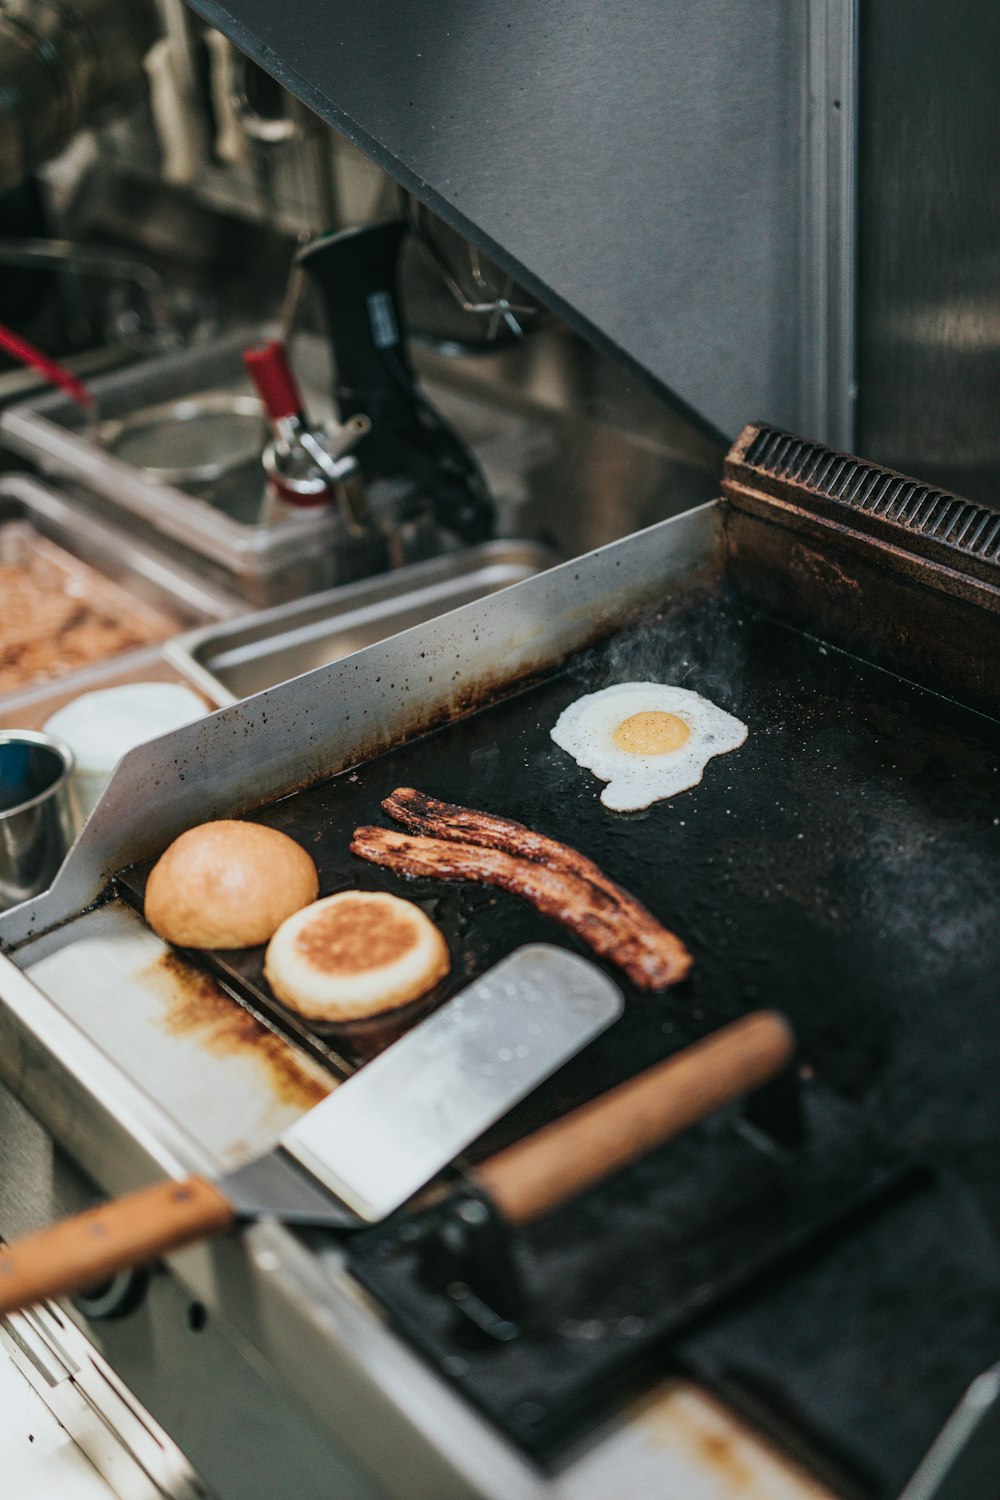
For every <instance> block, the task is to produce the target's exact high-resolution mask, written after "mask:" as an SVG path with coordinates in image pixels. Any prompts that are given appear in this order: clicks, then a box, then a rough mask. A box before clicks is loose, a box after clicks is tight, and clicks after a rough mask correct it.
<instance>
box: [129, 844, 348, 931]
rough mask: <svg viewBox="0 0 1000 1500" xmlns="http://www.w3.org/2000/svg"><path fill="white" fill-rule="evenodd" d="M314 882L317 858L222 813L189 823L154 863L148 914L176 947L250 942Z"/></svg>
mask: <svg viewBox="0 0 1000 1500" xmlns="http://www.w3.org/2000/svg"><path fill="white" fill-rule="evenodd" d="M318 889H319V880H318V878H317V875H316V866H315V865H314V864H313V862H312V860H311V859H310V858H309V856H308V854H307V853H306V852H305V850H304V849H302V848H300V846H299V845H298V844H297V843H296V842H295V840H294V839H290V838H289V837H288V836H287V834H284V833H279V832H278V831H277V829H274V828H265V827H264V826H263V824H261V823H243V822H239V821H237V820H235V819H221V820H219V821H218V822H215V823H202V824H200V825H199V826H198V827H197V828H189V829H188V831H187V832H186V833H182V834H181V835H180V837H179V838H177V839H175V840H174V842H173V843H172V844H171V845H170V847H169V848H168V849H167V850H166V851H165V853H164V854H163V855H162V856H161V858H160V859H159V860H158V861H157V863H156V864H155V865H154V866H153V869H152V871H151V873H150V876H149V880H148V882H147V884H146V901H145V912H146V921H147V922H148V923H149V925H150V927H152V929H153V931H154V932H155V933H157V934H158V935H159V936H160V937H162V938H165V939H166V940H167V942H170V943H176V944H177V945H178V946H179V947H182V948H249V947H252V946H254V945H255V944H257V943H266V942H267V940H268V938H269V937H270V936H271V935H272V933H273V932H274V931H275V929H276V928H277V927H278V926H280V924H281V923H282V922H283V921H284V920H285V918H286V917H288V916H291V914H292V912H295V911H298V910H299V908H300V907H302V906H306V905H308V904H309V902H310V901H314V900H315V898H316V893H317V891H318Z"/></svg>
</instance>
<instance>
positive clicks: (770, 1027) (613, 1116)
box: [475, 1011, 795, 1225]
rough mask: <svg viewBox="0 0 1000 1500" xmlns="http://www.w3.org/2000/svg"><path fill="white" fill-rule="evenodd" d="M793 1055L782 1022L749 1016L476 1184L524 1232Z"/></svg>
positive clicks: (506, 1159)
mask: <svg viewBox="0 0 1000 1500" xmlns="http://www.w3.org/2000/svg"><path fill="white" fill-rule="evenodd" d="M794 1050H795V1039H794V1037H793V1035H792V1032H791V1028H790V1027H789V1026H788V1023H787V1022H786V1021H784V1020H783V1019H782V1018H781V1016H779V1015H776V1014H775V1013H774V1012H773V1011H756V1012H754V1014H753V1015H750V1016H745V1017H744V1018H743V1019H742V1020H740V1021H734V1022H732V1024H731V1025H729V1026H723V1027H722V1028H721V1029H720V1030H719V1031H716V1032H713V1034H712V1035H711V1036H709V1037H706V1038H705V1039H704V1040H703V1041H700V1042H695V1044H694V1045H693V1046H691V1047H686V1048H685V1049H684V1051H683V1052H678V1053H676V1054H675V1055H674V1056H673V1057H669V1058H667V1060H666V1061H665V1062H661V1063H657V1064H656V1066H655V1067H652V1068H648V1069H647V1070H646V1072H645V1073H640V1074H638V1076H637V1077H635V1078H630V1079H629V1080H628V1082H627V1083H623V1084H621V1085H620V1086H619V1087H618V1088H615V1089H611V1090H609V1092H608V1093H606V1094H602V1095H601V1096H600V1097H599V1098H597V1099H594V1100H592V1101H591V1103H589V1104H584V1105H582V1106H581V1108H579V1109H576V1110H574V1111H573V1112H572V1114H569V1115H565V1116H564V1117H563V1118H562V1119H561V1120H556V1121H555V1122H554V1123H553V1124H551V1125H547V1126H545V1127H544V1128H543V1129H542V1130H539V1131H537V1132H536V1133H535V1134H534V1135H532V1136H528V1137H527V1138H526V1139H525V1140H523V1141H518V1142H516V1143H515V1144H514V1145H513V1146H508V1147H507V1149H506V1150H505V1151H501V1152H499V1153H498V1154H497V1155H496V1156H493V1157H490V1159H489V1160H488V1161H485V1162H482V1163H481V1164H480V1165H479V1166H478V1167H477V1168H476V1171H475V1176H476V1180H477V1181H478V1182H479V1184H480V1185H481V1186H482V1187H484V1188H485V1189H486V1191H487V1193H488V1194H489V1196H490V1198H491V1199H492V1201H493V1203H494V1205H495V1207H496V1208H497V1210H498V1212H499V1213H500V1214H501V1216H502V1217H503V1218H504V1219H505V1220H506V1221H507V1222H508V1223H509V1224H515V1225H516V1224H530V1223H532V1222H533V1221H534V1220H535V1219H540V1218H542V1217H543V1216H544V1215H545V1214H547V1213H549V1212H550V1211H551V1210H552V1209H554V1208H558V1207H559V1205H560V1204H561V1203H568V1202H569V1200H570V1199H571V1198H575V1197H576V1196H577V1195H578V1194H579V1193H582V1192H585V1191H586V1190H587V1188H591V1187H595V1186H596V1185H597V1183H599V1182H603V1180H604V1179H605V1178H606V1177H610V1176H611V1175H612V1174H613V1173H615V1172H620V1171H621V1170H622V1168H623V1167H626V1166H628V1165H629V1163H630V1162H633V1161H638V1160H639V1158H640V1157H642V1156H645V1155H646V1153H647V1152H648V1151H652V1150H653V1148H654V1147H656V1146H662V1145H664V1144H665V1143H666V1142H667V1141H670V1140H673V1139H674V1137H675V1136H678V1135H680V1134H681V1133H682V1132H683V1131H685V1130H687V1129H689V1128H690V1127H691V1126H692V1125H696V1124H697V1123H698V1121H699V1120H703V1119H705V1118H706V1117H707V1116H708V1115H710V1114H712V1113H713V1111H715V1110H717V1109H720V1108H721V1107H722V1106H723V1105H724V1104H728V1103H730V1102H731V1101H732V1100H734V1099H738V1098H740V1096H741V1095H743V1094H748V1093H750V1092H751V1091H752V1090H753V1089H756V1088H760V1087H761V1085H762V1084H765V1083H767V1082H768V1081H769V1080H770V1079H771V1078H773V1077H775V1075H776V1074H778V1073H780V1072H781V1070H782V1069H783V1068H784V1067H786V1066H787V1065H788V1063H789V1061H790V1060H791V1058H792V1055H793V1053H794Z"/></svg>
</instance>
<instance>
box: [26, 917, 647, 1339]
mask: <svg viewBox="0 0 1000 1500" xmlns="http://www.w3.org/2000/svg"><path fill="white" fill-rule="evenodd" d="M621 1010H622V996H621V992H620V990H619V989H618V987H617V986H616V985H615V984H614V983H613V982H612V981H611V980H610V979H609V978H608V977H607V976H606V975H605V974H603V973H602V972H601V970H600V969H597V968H595V966H594V965H593V964H591V963H589V962H587V960H586V959H583V958H578V957H577V956H576V955H574V954H571V953H567V952H565V951H564V950H563V949H561V948H552V947H548V946H547V945H544V944H533V945H530V946H527V947H524V948H520V949H518V951H517V952H516V953H514V954H512V955H511V957H510V958H507V959H504V961H503V962H502V963H499V964H497V965H496V967H495V968H493V969H491V970H490V971H489V973H488V974H485V975H483V977H482V978H481V979H478V980H476V981H475V983H474V984H471V985H470V986H469V987H468V988H467V989H465V990H463V991H462V993H461V994H459V995H456V996H455V997H454V998H453V999H451V1000H449V1001H448V1003H447V1004H446V1005H443V1006H442V1007H441V1008H440V1009H439V1010H437V1011H435V1012H434V1014H433V1015H431V1016H429V1017H428V1018H427V1019H426V1020H425V1021H422V1022H421V1023H420V1024H419V1025H418V1026H415V1027H414V1028H413V1030H412V1031H410V1032H408V1033H407V1034H406V1035H405V1036H404V1037H402V1038H401V1039H400V1040H399V1041H398V1042H395V1043H393V1045H392V1046H391V1047H389V1048H387V1049H386V1051H385V1052H383V1053H382V1054H381V1056H380V1057H378V1058H376V1059H375V1061H374V1062H371V1063H369V1064H368V1066H367V1067H365V1068H363V1069H362V1070H361V1071H360V1072H359V1073H357V1074H356V1075H355V1076H354V1077H353V1078H350V1079H349V1080H348V1081H347V1082H346V1083H344V1084H341V1086H340V1087H339V1088H337V1089H336V1090H335V1091H334V1092H333V1093H332V1094H331V1095H330V1096H329V1098H327V1099H324V1100H323V1102H322V1103H321V1104H318V1105H316V1107H315V1108H314V1109H312V1110H310V1111H309V1113H308V1114H307V1115H305V1116H303V1118H302V1119H301V1120H299V1121H298V1122H297V1123H296V1124H295V1125H293V1126H292V1127H291V1128H290V1129H289V1130H287V1131H286V1132H285V1134H284V1135H283V1136H282V1138H281V1142H280V1144H279V1145H278V1146H277V1147H276V1148H275V1149H274V1150H273V1151H271V1152H269V1153H268V1154H267V1155H266V1156H263V1157H260V1158H259V1159H258V1160H257V1161H254V1162H251V1163H250V1164H249V1165H248V1166H245V1167H241V1168H240V1169H239V1170H238V1171H236V1172H232V1173H230V1174H229V1175H228V1176H226V1177H223V1178H221V1179H220V1180H219V1181H218V1182H211V1181H209V1180H207V1179H206V1178H203V1177H190V1178H188V1179H186V1180H185V1181H183V1182H164V1183H158V1184H157V1185H156V1186H155V1187H150V1188H144V1189H142V1190H140V1191H139V1192H137V1193H131V1194H129V1195H128V1196H127V1197H124V1198H118V1199H115V1200H113V1201H111V1202H109V1203H105V1204H101V1205H100V1206H99V1207H97V1208H94V1209H91V1210H89V1211H88V1212H87V1213H84V1214H81V1215H79V1216H77V1217H75V1218H72V1219H67V1220H64V1221H63V1222H62V1223H60V1224H56V1225H54V1226H52V1227H51V1228H49V1229H43V1230H40V1231H39V1232H38V1233H37V1234H33V1235H30V1236H28V1237H27V1238H25V1239H23V1240H20V1241H18V1242H16V1243H15V1244H12V1245H8V1246H5V1247H4V1248H3V1249H2V1250H0V1313H4V1312H10V1311H12V1310H14V1309H15V1308H19V1307H25V1306H28V1305H29V1304H30V1303H32V1302H38V1301H41V1300H42V1299H43V1298H46V1297H54V1296H62V1295H65V1294H66V1293H69V1292H74V1291H79V1290H80V1289H81V1288H83V1287H87V1286H93V1285H95V1284H97V1283H99V1282H101V1281H103V1280H106V1279H107V1278H108V1277H110V1276H112V1275H114V1274H115V1273H117V1272H118V1271H122V1270H125V1269H126V1268H128V1267H130V1266H134V1265H138V1264H141V1263H142V1262H144V1261H147V1260H151V1259H153V1258H155V1257H156V1256H158V1255H160V1254H163V1253H164V1252H166V1251H168V1250H173V1249H177V1248H178V1247H180V1246H181V1245H185V1244H188V1243H190V1242H191V1241H193V1240H197V1239H201V1238H203V1237H204V1236H207V1235H211V1234H218V1233H221V1232H222V1231H223V1230H225V1229H227V1228H229V1227H230V1226H231V1225H232V1224H234V1223H235V1222H236V1221H237V1220H240V1219H255V1218H261V1217H264V1216H270V1217H274V1218H278V1219H281V1220H284V1221H285V1222H289V1223H298V1224H311V1225H315V1226H318V1227H322V1228H332V1229H358V1228H362V1227H364V1226H365V1225H366V1224H372V1223H375V1222H377V1221H378V1220H380V1219H382V1218H385V1217H386V1216H387V1215H388V1214H390V1213H392V1211H393V1210H394V1209H396V1208H398V1207H399V1206H400V1204H402V1203H405V1202H406V1200H407V1199H408V1198H410V1197H412V1195H413V1194H414V1193H415V1192H417V1191H418V1190H419V1189H420V1188H422V1187H424V1186H425V1184H426V1183H427V1182H429V1181H430V1179H431V1178H432V1177H433V1176H434V1175H435V1174H436V1173H437V1172H439V1171H440V1170H441V1169H442V1167H445V1166H447V1164H448V1163H449V1162H450V1161H452V1160H453V1159H454V1158H455V1157H456V1156H458V1155H460V1154H461V1153H462V1152H463V1151H464V1150H465V1148H466V1147H467V1146H469V1145H470V1144H471V1142H472V1141H474V1140H476V1138H477V1137H478V1136H480V1135H482V1133H483V1131H484V1130H486V1129H488V1127H489V1126H490V1125H492V1124H493V1123H494V1122H495V1121H496V1120H498V1119H500V1117H501V1116H502V1115H504V1114H506V1113H507V1111H508V1110H510V1109H512V1108H513V1106H514V1105H515V1104H516V1103H517V1102H518V1101H519V1100H520V1099H523V1098H524V1097H525V1095H526V1094H528V1093H530V1092H531V1090H532V1089H534V1088H535V1087H537V1085H538V1084H540V1083H541V1082H542V1081H543V1080H544V1079H545V1078H548V1077H549V1075H550V1074H552V1073H554V1072H555V1071H556V1070H557V1069H558V1068H559V1067H561V1066H562V1064H563V1063H564V1062H566V1061H567V1060H568V1059H569V1058H570V1057H572V1056H573V1055H574V1054H575V1053H576V1052H578V1051H579V1050H580V1049H581V1047H583V1046H585V1044H586V1043H587V1042H589V1041H590V1040H591V1039H592V1038H593V1037H595V1036H596V1035H597V1034H598V1033H599V1032H601V1031H603V1030H604V1029H605V1027H607V1026H609V1025H610V1024H611V1022H612V1021H614V1020H615V1019H616V1018H617V1017H618V1016H619V1015H620V1014H621Z"/></svg>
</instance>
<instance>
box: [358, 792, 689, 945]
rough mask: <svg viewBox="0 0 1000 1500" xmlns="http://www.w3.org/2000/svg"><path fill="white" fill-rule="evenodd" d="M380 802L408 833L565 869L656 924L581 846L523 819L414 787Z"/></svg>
mask: <svg viewBox="0 0 1000 1500" xmlns="http://www.w3.org/2000/svg"><path fill="white" fill-rule="evenodd" d="M382 806H383V808H384V809H385V811H386V812H387V813H388V814H389V816H390V817H391V818H395V819H396V822H397V823H402V824H403V825H404V826H405V827H406V828H409V830H410V832H411V833H426V834H429V835H431V837H433V838H439V839H455V840H457V841H458V842H460V843H463V844H480V845H481V846H482V847H483V848H485V849H502V850H503V851H504V853H505V854H513V855H516V857H517V858H518V859H529V860H531V861H532V863H533V864H540V865H544V866H545V867H546V869H548V870H563V871H565V873H566V874H567V875H575V876H576V877H577V878H578V879H580V880H586V881H589V883H590V884H591V885H593V886H596V887H597V889H598V890H599V891H603V892H604V894H605V895H606V896H610V898H611V900H612V901H614V902H616V903H617V904H618V906H619V907H620V909H621V911H622V912H623V913H627V914H628V916H629V917H630V918H631V920H632V921H633V922H635V923H636V924H637V925H639V926H641V927H648V926H650V925H652V926H653V927H658V926H659V923H658V922H657V920H656V918H655V917H654V916H653V914H652V912H649V911H647V910H646V908H645V907H644V906H643V904H642V902H641V901H637V900H636V898H635V897H634V896H633V895H632V894H631V893H630V892H629V891H625V890H622V888H621V886H620V885H615V883H614V881H613V880H609V879H608V877H607V876H606V875H605V873H604V871H603V870H602V869H601V868H600V866H599V865H595V864H594V861H593V860H592V859H588V858H587V856H586V855H585V854H581V853H580V851H579V849H573V848H571V847H570V845H569V844H560V843H559V841H558V840H557V839H550V838H546V836H545V834H544V833H536V832H535V830H534V829H533V828H529V827H528V826H527V825H526V824H525V823H515V822H514V820H513V819H512V818H498V817H496V815H495V814H494V813H486V812H478V811H477V810H476V809H474V808H471V807H459V806H457V805H456V804H455V803H453V802H439V801H438V799H437V798H436V797H428V796H427V795H426V793H424V792H418V791H417V790H416V789H415V788H414V787H412V786H398V787H397V788H396V790H395V791H394V792H392V793H391V794H390V795H389V796H388V797H386V799H385V801H384V802H383V803H382ZM671 936H672V934H671ZM674 941H675V942H676V941H677V940H676V939H674Z"/></svg>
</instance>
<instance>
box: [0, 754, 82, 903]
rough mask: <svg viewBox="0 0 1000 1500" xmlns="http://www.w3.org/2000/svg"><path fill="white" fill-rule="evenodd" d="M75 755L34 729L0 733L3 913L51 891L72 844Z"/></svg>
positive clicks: (0, 898)
mask: <svg viewBox="0 0 1000 1500" xmlns="http://www.w3.org/2000/svg"><path fill="white" fill-rule="evenodd" d="M72 770H73V752H72V750H71V749H70V748H69V746H68V745H64V744H63V742H62V740H57V739H54V738H53V736H52V735H50V734H36V733H35V732H34V731H33V730H30V729H13V730H5V731H3V732H0V910H3V909H5V908H6V907H8V906H16V905H17V904H18V902H19V901H27V900H28V899H29V897H31V896H37V895H38V894H39V892H40V891H44V890H47V889H48V887H49V886H50V885H51V884H52V878H53V876H54V875H55V873H56V871H57V870H58V868H59V866H60V865H61V864H62V862H63V858H64V857H65V854H66V851H67V850H68V848H69V846H70V844H71V843H72V842H73V808H72V803H71V800H70V783H69V779H70V774H71V772H72Z"/></svg>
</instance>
